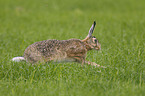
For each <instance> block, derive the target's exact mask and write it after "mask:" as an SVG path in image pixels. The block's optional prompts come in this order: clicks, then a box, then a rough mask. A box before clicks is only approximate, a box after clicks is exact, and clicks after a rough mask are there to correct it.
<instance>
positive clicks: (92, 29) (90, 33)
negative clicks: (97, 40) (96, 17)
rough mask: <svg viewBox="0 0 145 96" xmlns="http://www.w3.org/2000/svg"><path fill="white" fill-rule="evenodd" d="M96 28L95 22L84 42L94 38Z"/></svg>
mask: <svg viewBox="0 0 145 96" xmlns="http://www.w3.org/2000/svg"><path fill="white" fill-rule="evenodd" d="M95 26H96V21H94V23H93V24H92V26H91V28H90V30H89V34H88V36H87V37H86V38H85V39H84V40H82V41H86V40H88V39H89V38H90V37H91V36H92V34H93V32H94V29H95Z"/></svg>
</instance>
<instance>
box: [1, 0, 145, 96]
mask: <svg viewBox="0 0 145 96" xmlns="http://www.w3.org/2000/svg"><path fill="white" fill-rule="evenodd" d="M94 20H96V22H97V26H96V29H95V31H94V35H95V36H96V37H97V38H98V39H99V41H100V43H101V45H102V50H101V51H90V52H88V54H87V60H89V61H93V62H96V63H98V64H100V65H102V66H106V67H107V68H106V69H102V68H95V67H93V66H89V65H85V66H84V67H81V65H80V64H78V63H65V64H51V63H47V64H45V65H41V64H40V65H36V66H32V65H30V64H27V63H26V62H19V63H15V62H11V61H10V60H11V59H12V58H13V57H15V56H23V52H24V50H25V49H26V48H27V47H28V46H29V45H30V44H32V43H34V42H36V41H42V40H47V39H58V40H64V39H70V38H77V39H84V38H85V37H86V36H87V34H88V30H89V28H90V26H91V25H92V23H93V21H94ZM144 48H145V1H144V0H27V1H26V0H0V96H144V94H145V49H144Z"/></svg>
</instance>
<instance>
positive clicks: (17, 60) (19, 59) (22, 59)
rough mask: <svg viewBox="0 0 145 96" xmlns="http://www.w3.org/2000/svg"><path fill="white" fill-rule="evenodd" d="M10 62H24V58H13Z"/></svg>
mask: <svg viewBox="0 0 145 96" xmlns="http://www.w3.org/2000/svg"><path fill="white" fill-rule="evenodd" d="M12 61H14V62H20V61H25V58H24V57H14V58H13V59H12Z"/></svg>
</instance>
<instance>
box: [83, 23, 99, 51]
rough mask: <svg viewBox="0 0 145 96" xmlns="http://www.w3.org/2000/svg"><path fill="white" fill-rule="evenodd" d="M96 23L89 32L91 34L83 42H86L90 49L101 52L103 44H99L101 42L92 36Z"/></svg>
mask: <svg viewBox="0 0 145 96" xmlns="http://www.w3.org/2000/svg"><path fill="white" fill-rule="evenodd" d="M95 25H96V22H95V21H94V23H93V25H92V26H91V28H90V30H89V34H88V36H87V37H86V38H85V39H84V40H82V41H83V42H85V43H86V44H87V46H89V49H90V50H91V49H95V50H100V49H101V44H100V43H99V41H98V40H97V39H96V37H95V36H92V33H93V31H94V28H95Z"/></svg>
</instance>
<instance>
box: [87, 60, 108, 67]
mask: <svg viewBox="0 0 145 96" xmlns="http://www.w3.org/2000/svg"><path fill="white" fill-rule="evenodd" d="M85 64H88V65H92V66H97V67H102V68H106V67H104V66H101V65H99V64H96V63H95V62H90V61H85Z"/></svg>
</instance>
